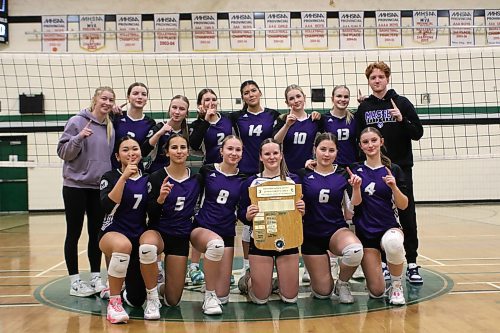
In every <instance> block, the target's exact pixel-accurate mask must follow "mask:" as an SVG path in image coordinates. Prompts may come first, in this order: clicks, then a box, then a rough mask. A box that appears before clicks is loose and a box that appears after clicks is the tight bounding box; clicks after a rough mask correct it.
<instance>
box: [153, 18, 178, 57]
mask: <svg viewBox="0 0 500 333" xmlns="http://www.w3.org/2000/svg"><path fill="white" fill-rule="evenodd" d="M154 20H155V52H179V31H178V30H179V14H154Z"/></svg>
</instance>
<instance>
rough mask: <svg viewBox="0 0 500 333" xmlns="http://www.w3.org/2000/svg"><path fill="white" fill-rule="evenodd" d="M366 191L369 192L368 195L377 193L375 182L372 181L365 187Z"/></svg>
mask: <svg viewBox="0 0 500 333" xmlns="http://www.w3.org/2000/svg"><path fill="white" fill-rule="evenodd" d="M365 192H366V193H368V195H373V194H374V193H375V183H374V182H371V183H370V184H368V185H367V186H366V187H365Z"/></svg>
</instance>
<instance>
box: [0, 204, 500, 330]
mask: <svg viewBox="0 0 500 333" xmlns="http://www.w3.org/2000/svg"><path fill="white" fill-rule="evenodd" d="M417 214H418V222H419V235H420V257H419V264H420V265H421V266H422V268H423V270H422V272H423V273H424V276H425V278H426V280H425V283H424V285H423V286H422V287H421V288H418V289H414V288H410V287H409V286H407V287H406V290H405V291H406V293H407V299H408V300H409V303H410V304H409V305H407V306H404V307H389V306H387V305H386V304H385V302H383V301H375V302H372V301H373V300H368V298H367V297H366V292H365V291H364V288H363V284H362V283H359V282H354V283H353V291H354V295H355V297H356V304H355V305H353V306H347V307H345V306H343V305H339V304H337V303H336V302H335V301H329V300H328V301H319V300H312V299H311V298H310V297H309V296H308V291H307V286H303V287H301V291H302V292H301V299H300V300H299V302H298V305H297V306H294V307H285V306H282V305H281V304H280V302H278V301H271V302H269V305H267V306H264V307H258V306H254V305H253V304H248V303H246V302H245V299H244V298H243V297H242V296H240V295H238V294H236V293H234V294H232V295H231V304H230V306H229V307H227V308H225V313H224V315H223V316H222V317H207V316H203V315H201V314H200V312H201V297H202V294H201V293H199V292H198V291H197V290H195V288H190V287H189V286H187V287H186V291H185V294H184V296H183V302H182V306H181V307H179V308H173V309H172V308H171V309H166V308H162V320H161V321H156V322H152V321H149V322H148V321H144V320H142V319H140V316H141V312H140V310H137V309H136V310H132V312H131V315H132V317H134V318H137V319H132V320H131V321H129V323H128V324H126V325H111V324H109V323H108V322H107V321H106V319H105V316H103V315H101V314H102V313H104V311H105V305H106V303H105V302H104V301H102V300H100V299H98V298H96V297H91V298H87V299H80V298H76V297H71V296H69V291H68V289H69V282H68V281H67V278H66V274H67V272H66V268H65V264H64V257H63V241H64V233H65V223H64V216H63V215H62V214H50V215H47V214H20V215H0V332H1V333H7V332H9V333H10V332H15V333H21V332H49V331H50V332H102V331H105V332H107V331H109V332H138V333H140V332H143V331H151V330H154V331H155V332H193V331H200V332H221V333H226V332H236V331H238V332H243V333H244V332H259V333H260V332H287V333H292V332H313V333H322V332H332V331H338V332H407V333H410V332H471V331H476V332H494V331H499V325H500V319H499V314H500V253H499V251H498V248H499V244H500V205H495V204H481V205H480V204H476V205H436V206H426V205H418V206H417ZM236 243H239V240H237V242H236ZM85 248H86V235H85V231H84V234H83V236H82V239H81V241H80V246H79V249H80V257H79V260H80V268H81V270H82V272H88V261H87V257H86V251H85ZM236 256H237V257H241V248H238V249H237V251H236ZM236 259H237V260H235V262H236V264H235V268H238V267H237V266H238V263H239V264H240V265H241V261H240V260H239V258H236ZM103 267H104V265H103ZM83 275H84V276H85V273H84V274H83ZM235 275H236V280H237V279H238V277H239V275H238V272H237V271H235Z"/></svg>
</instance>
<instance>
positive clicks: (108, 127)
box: [89, 86, 116, 144]
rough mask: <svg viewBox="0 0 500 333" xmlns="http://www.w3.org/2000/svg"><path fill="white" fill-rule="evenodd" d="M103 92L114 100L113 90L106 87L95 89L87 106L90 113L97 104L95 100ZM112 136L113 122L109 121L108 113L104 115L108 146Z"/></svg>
mask: <svg viewBox="0 0 500 333" xmlns="http://www.w3.org/2000/svg"><path fill="white" fill-rule="evenodd" d="M105 91H107V92H110V93H112V94H113V98H116V94H115V92H114V90H113V88H111V87H108V86H102V87H99V88H97V89H96V90H95V91H94V96H93V97H92V101H91V102H90V106H89V111H90V112H92V111H93V110H94V108H95V105H96V103H97V98H99V96H101V94H102V93H103V92H105ZM112 135H113V122H112V121H111V118H110V117H109V113H108V114H107V115H106V137H107V139H108V144H109V143H110V141H111V137H112Z"/></svg>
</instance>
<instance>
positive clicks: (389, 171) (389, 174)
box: [385, 167, 392, 176]
mask: <svg viewBox="0 0 500 333" xmlns="http://www.w3.org/2000/svg"><path fill="white" fill-rule="evenodd" d="M385 169H386V170H387V175H388V176H392V172H391V169H389V168H388V167H385Z"/></svg>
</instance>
